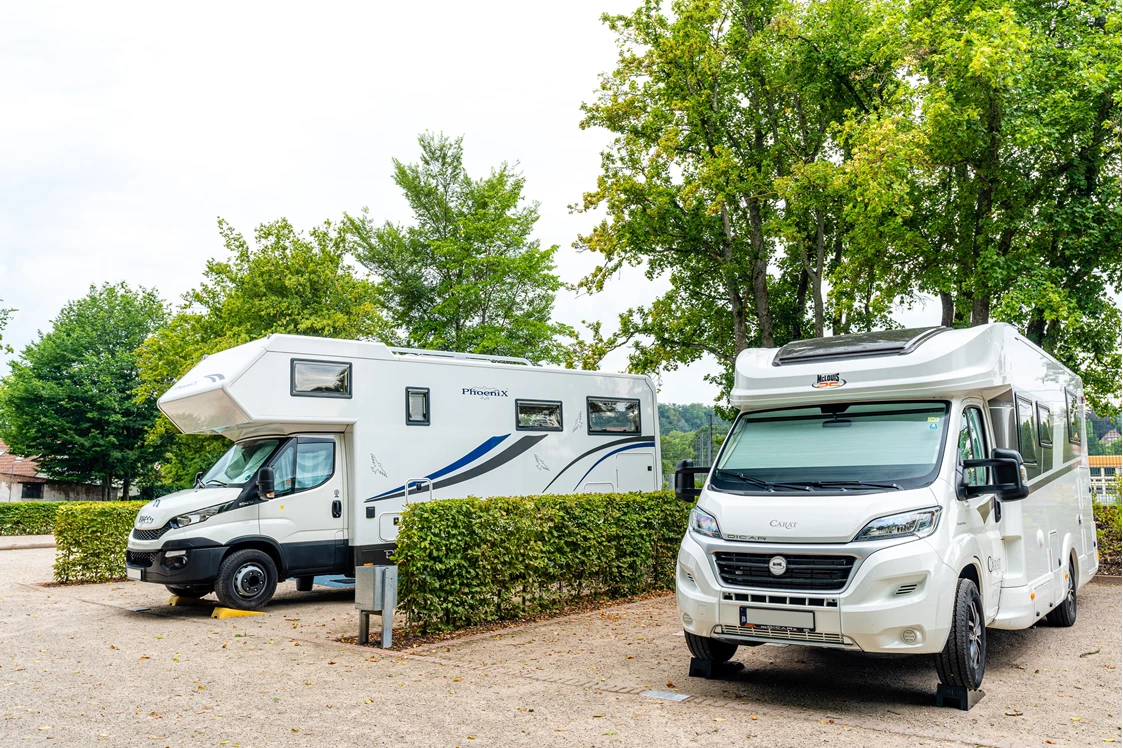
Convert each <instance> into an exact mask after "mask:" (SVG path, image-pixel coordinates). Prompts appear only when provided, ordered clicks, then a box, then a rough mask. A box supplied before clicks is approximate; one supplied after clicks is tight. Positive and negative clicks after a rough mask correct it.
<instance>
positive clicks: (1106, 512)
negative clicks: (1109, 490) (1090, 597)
mask: <svg viewBox="0 0 1123 748" xmlns="http://www.w3.org/2000/svg"><path fill="white" fill-rule="evenodd" d="M1092 514H1093V515H1094V516H1095V518H1096V547H1097V548H1099V551H1100V572H1101V573H1103V574H1112V573H1114V574H1118V573H1119V561H1120V550H1121V549H1120V544H1121V540H1120V537H1119V536H1120V521H1119V505H1118V504H1098V503H1097V504H1093V505H1092Z"/></svg>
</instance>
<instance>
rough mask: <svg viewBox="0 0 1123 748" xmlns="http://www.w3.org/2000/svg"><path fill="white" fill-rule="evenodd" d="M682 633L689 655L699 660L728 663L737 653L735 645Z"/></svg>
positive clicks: (687, 632) (686, 632)
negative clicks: (684, 636) (684, 635)
mask: <svg viewBox="0 0 1123 748" xmlns="http://www.w3.org/2000/svg"><path fill="white" fill-rule="evenodd" d="M683 633H685V634H686V646H687V647H689V649H690V654H692V655H694V656H695V657H697V658H698V659H700V660H710V661H712V662H728V661H729V660H730V659H732V657H733V655H734V654H736V653H737V645H736V644H730V643H729V642H722V641H718V640H717V639H710V638H709V637H706V636H698V635H697V634H692V633H690V632H689V631H684V632H683Z"/></svg>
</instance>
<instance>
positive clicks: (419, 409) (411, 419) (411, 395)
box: [406, 387, 429, 426]
mask: <svg viewBox="0 0 1123 748" xmlns="http://www.w3.org/2000/svg"><path fill="white" fill-rule="evenodd" d="M406 423H407V424H408V425H410V426H428V425H429V388H428V387H406Z"/></svg>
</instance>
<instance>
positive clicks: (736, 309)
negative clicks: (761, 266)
mask: <svg viewBox="0 0 1123 748" xmlns="http://www.w3.org/2000/svg"><path fill="white" fill-rule="evenodd" d="M721 230H722V251H723V254H724V255H725V268H724V274H725V289H726V292H727V293H728V294H729V306H730V307H731V308H732V310H733V360H734V361H736V360H737V356H738V355H739V354H740V353H741V351H743V350H745V349H746V348H748V347H749V329H748V320H747V319H746V317H745V300H744V298H743V297H742V296H741V292H740V291H739V290H738V288H737V276H736V273H735V269H734V266H733V227H732V225H731V223H730V220H729V208H728V207H727V206H725V205H722V206H721Z"/></svg>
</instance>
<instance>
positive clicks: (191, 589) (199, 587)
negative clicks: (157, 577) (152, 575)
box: [164, 584, 214, 599]
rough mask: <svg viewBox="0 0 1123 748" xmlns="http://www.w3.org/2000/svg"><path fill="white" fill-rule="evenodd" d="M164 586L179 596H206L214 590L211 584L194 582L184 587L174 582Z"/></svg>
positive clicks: (195, 597) (196, 597)
mask: <svg viewBox="0 0 1123 748" xmlns="http://www.w3.org/2000/svg"><path fill="white" fill-rule="evenodd" d="M164 587H166V588H167V590H168V592H170V593H172V594H173V595H176V596H177V597H190V598H194V599H198V598H200V597H206V596H207V595H209V594H211V593H212V592H214V586H213V585H210V584H192V585H187V586H183V587H179V586H176V585H174V584H165V585H164Z"/></svg>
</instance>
